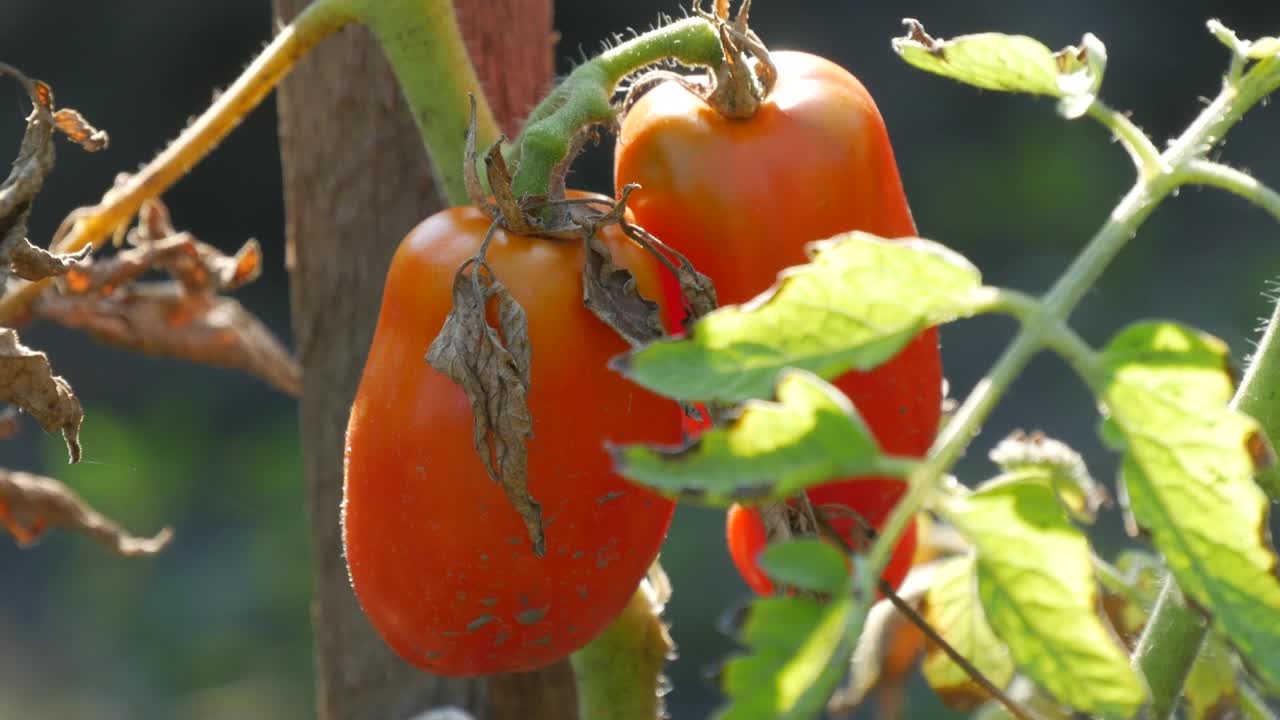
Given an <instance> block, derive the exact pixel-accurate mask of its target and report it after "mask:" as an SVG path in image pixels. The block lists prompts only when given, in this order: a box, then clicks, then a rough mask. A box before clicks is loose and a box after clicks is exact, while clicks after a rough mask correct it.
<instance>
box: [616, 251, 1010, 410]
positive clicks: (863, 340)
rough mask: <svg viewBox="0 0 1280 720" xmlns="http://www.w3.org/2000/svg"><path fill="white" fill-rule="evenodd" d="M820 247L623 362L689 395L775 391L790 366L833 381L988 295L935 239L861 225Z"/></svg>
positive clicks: (651, 382) (628, 370)
mask: <svg viewBox="0 0 1280 720" xmlns="http://www.w3.org/2000/svg"><path fill="white" fill-rule="evenodd" d="M813 248H814V250H815V255H814V257H813V260H812V262H810V263H809V264H807V265H801V266H797V267H794V268H790V269H788V270H786V271H784V272H783V273H782V274H781V276H780V279H779V281H778V284H777V285H775V286H774V287H773V288H772V289H771V290H769V291H768V292H766V293H764V294H762V295H760V296H759V297H757V298H755V299H754V300H752V301H751V302H749V303H747V304H745V305H741V306H737V305H729V306H725V307H722V308H720V309H719V310H716V311H714V312H712V313H710V314H709V315H707V316H706V317H704V318H702V319H701V320H700V321H698V322H697V323H695V324H694V325H693V327H692V328H691V329H690V330H689V333H688V335H687V336H686V337H685V338H683V339H679V340H664V341H661V342H657V343H654V344H652V345H649V346H648V347H646V348H644V349H641V350H638V351H635V352H633V353H631V354H629V355H624V356H622V357H620V358H618V359H617V360H616V361H615V363H614V365H615V367H616V368H617V369H619V370H620V371H622V372H623V373H625V374H626V375H627V376H628V377H630V378H631V379H632V380H634V381H635V382H637V383H639V384H641V385H644V386H645V387H647V388H649V389H651V390H654V391H655V392H659V393H662V394H664V395H668V396H670V397H674V398H678V399H682V400H719V401H724V402H737V401H741V400H746V399H750V398H767V397H769V396H771V395H772V394H773V386H774V383H775V382H776V380H777V375H778V372H779V371H781V370H782V369H783V368H789V367H790V368H802V369H805V370H810V371H812V372H814V373H816V374H818V375H821V376H823V377H826V378H832V377H835V376H838V375H841V374H843V373H844V372H845V371H847V370H850V369H858V370H869V369H871V368H874V367H876V366H878V365H880V364H881V363H884V362H885V361H887V360H889V359H890V358H892V357H893V356H894V355H896V354H897V353H898V351H900V350H901V349H902V348H903V346H905V345H906V344H907V343H908V342H910V340H911V339H912V338H914V337H915V336H916V335H918V334H919V333H920V332H921V331H923V330H924V329H925V328H927V327H929V326H931V325H937V324H939V323H945V322H949V321H951V320H955V319H956V318H959V317H964V316H967V315H969V314H971V313H973V312H975V311H976V309H977V308H978V306H979V305H980V304H981V303H982V302H983V301H984V300H985V299H988V298H989V293H987V292H985V291H983V289H982V287H981V277H980V275H979V274H978V270H977V269H976V268H974V267H973V265H971V264H970V263H969V262H968V261H967V260H965V259H964V258H963V257H961V256H960V255H958V254H956V253H954V252H952V251H950V250H948V249H946V248H944V247H942V246H941V245H938V244H936V243H932V242H929V241H927V240H920V239H918V238H909V239H900V240H884V239H881V238H877V237H875V236H873V235H868V234H866V233H860V232H854V233H846V234H844V235H839V236H836V237H835V238H832V239H830V240H828V241H824V242H821V243H816V244H815V245H814V246H813Z"/></svg>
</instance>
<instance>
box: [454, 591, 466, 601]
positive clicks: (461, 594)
mask: <svg viewBox="0 0 1280 720" xmlns="http://www.w3.org/2000/svg"><path fill="white" fill-rule="evenodd" d="M454 597H456V598H458V599H459V600H466V599H467V593H466V592H465V591H463V590H459V591H458V594H457V595H455V596H454Z"/></svg>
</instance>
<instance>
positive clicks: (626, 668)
mask: <svg viewBox="0 0 1280 720" xmlns="http://www.w3.org/2000/svg"><path fill="white" fill-rule="evenodd" d="M655 565H656V563H655ZM661 572H662V571H661V569H656V570H654V571H651V576H650V577H653V573H658V574H659V577H660V578H661V583H665V582H666V576H665V575H661ZM661 583H654V582H652V581H651V580H650V579H648V578H646V579H645V580H643V581H642V582H641V583H640V587H638V588H637V589H636V591H635V593H634V594H633V595H632V596H631V600H630V601H629V602H628V603H627V606H626V607H625V608H623V610H622V612H621V613H620V614H619V615H618V617H617V618H615V619H614V620H613V622H612V623H610V624H609V626H608V627H606V628H605V629H604V632H602V633H601V634H600V635H598V636H596V638H595V639H593V640H592V641H591V642H589V643H587V645H586V646H585V647H583V648H582V649H581V650H578V651H577V652H575V653H573V654H572V655H570V656H569V660H570V662H571V663H572V664H573V671H574V675H575V676H576V678H577V685H578V717H579V718H580V720H658V718H660V717H661V716H662V691H661V687H662V682H661V678H662V668H663V665H664V664H665V663H666V661H667V658H668V656H669V655H670V654H671V650H672V648H673V645H672V643H671V637H670V635H668V634H667V627H666V625H665V624H664V623H663V621H662V606H663V604H664V602H665V598H664V597H663V595H664V594H665V590H664V588H663V587H660V584H661Z"/></svg>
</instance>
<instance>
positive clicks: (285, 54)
mask: <svg viewBox="0 0 1280 720" xmlns="http://www.w3.org/2000/svg"><path fill="white" fill-rule="evenodd" d="M353 19H354V16H353V15H352V14H351V7H350V5H349V4H348V3H347V2H346V0H317V2H315V3H312V4H311V5H310V6H308V7H307V9H306V10H304V11H303V12H302V13H301V14H299V15H298V17H297V18H295V19H294V21H293V22H291V23H289V24H288V25H287V26H285V27H284V29H282V30H281V31H280V33H279V34H278V35H276V37H275V39H274V40H272V41H271V43H270V44H269V45H267V47H266V48H264V49H263V51H262V52H261V53H260V54H259V55H258V57H257V58H256V59H254V61H253V63H251V64H250V65H249V67H248V68H246V69H245V71H244V72H243V73H241V74H240V77H239V78H237V79H236V81H235V82H234V83H232V84H231V86H230V87H228V88H227V89H226V91H225V92H223V93H222V94H221V95H220V96H218V99H217V100H215V101H214V103H213V104H212V105H210V106H209V108H208V109H207V110H205V111H204V113H203V114H201V115H200V117H198V118H196V121H195V122H193V123H191V124H190V125H188V126H187V128H186V129H185V130H183V131H182V134H181V135H179V136H178V138H177V139H176V140H174V141H173V142H172V143H171V144H170V145H169V146H168V147H167V148H165V149H164V151H163V152H161V153H160V154H159V155H157V156H156V157H155V159H154V160H152V161H151V162H149V163H147V165H146V167H144V168H142V170H140V171H138V172H137V173H135V174H134V175H132V176H130V177H129V179H128V180H126V181H125V182H124V183H123V184H121V185H119V186H117V187H114V188H112V189H110V190H108V191H107V192H106V194H105V195H103V198H102V201H101V202H99V203H98V205H96V206H95V207H92V208H89V209H87V210H84V211H79V212H77V213H75V214H74V215H73V217H69V218H68V221H71V220H74V224H72V225H71V227H70V229H69V230H68V232H67V233H66V234H65V235H64V236H63V237H62V238H61V240H60V241H59V242H58V243H57V244H56V246H55V247H54V248H53V249H54V250H55V251H57V252H63V253H70V252H75V251H77V250H79V249H81V248H83V247H85V246H87V245H93V246H94V247H101V246H102V244H103V243H104V242H106V239H107V237H108V236H110V235H111V234H112V233H114V232H115V231H116V229H117V228H119V227H121V226H122V225H124V224H125V223H127V222H129V221H130V220H131V219H132V218H133V216H134V215H135V214H137V212H138V208H140V207H142V203H143V201H145V200H148V199H150V198H153V197H157V196H159V195H160V194H161V193H163V192H165V191H166V190H168V189H169V188H170V187H172V186H173V184H174V183H175V182H177V181H178V180H179V179H180V178H182V176H184V175H186V174H187V172H188V171H190V170H191V168H192V167H193V166H195V164H196V163H198V162H200V160H202V159H203V158H204V156H205V155H208V154H209V152H210V151H211V150H213V148H214V147H216V146H217V145H218V143H219V142H220V141H221V140H222V139H223V138H224V137H226V136H227V134H228V133H230V132H231V131H232V130H234V129H235V128H236V126H238V125H239V124H240V121H241V120H242V119H243V118H244V116H245V115H248V114H249V112H250V111H252V110H253V109H254V108H255V107H257V106H258V103H260V102H262V99H263V98H265V97H266V96H267V94H268V93H270V92H271V90H272V88H274V87H275V86H276V84H277V83H279V82H280V80H281V79H282V78H284V76H285V75H287V74H288V73H289V71H290V70H291V69H293V66H294V63H296V62H297V61H298V59H299V58H301V57H302V56H303V55H305V54H306V53H307V51H308V50H310V49H311V48H312V47H313V46H315V44H316V43H318V42H320V41H321V40H323V39H324V38H326V37H328V36H329V35H330V34H332V33H333V32H335V31H337V30H338V29H340V28H342V27H343V26H344V25H346V24H347V23H349V22H351V21H352V20H353ZM49 282H50V280H49V279H45V280H40V281H37V282H29V283H24V284H20V285H18V286H17V287H15V288H14V289H13V290H12V291H11V292H9V293H8V294H7V295H5V296H4V298H3V299H0V325H10V324H12V323H13V322H14V321H15V320H16V319H17V318H18V317H19V316H21V315H22V314H23V313H24V312H25V311H26V308H27V307H28V306H29V305H30V304H31V301H32V300H34V299H35V298H36V296H37V295H39V294H40V292H41V291H42V290H43V289H44V288H45V287H46V286H47V285H48V284H49Z"/></svg>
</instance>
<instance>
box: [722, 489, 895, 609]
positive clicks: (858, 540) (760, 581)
mask: <svg viewBox="0 0 1280 720" xmlns="http://www.w3.org/2000/svg"><path fill="white" fill-rule="evenodd" d="M865 482H868V483H872V484H873V487H871V488H863V489H861V491H860V492H856V493H852V492H840V491H848V490H849V489H850V488H851V486H852V485H854V484H855V483H834V484H832V485H828V486H824V487H822V488H816V490H830V491H833V492H834V493H835V494H839V496H840V497H839V500H834V499H833V502H834V503H835V504H838V505H841V506H844V507H847V508H850V509H852V510H854V511H856V512H858V513H859V514H860V515H862V516H863V518H864V519H866V521H867V522H869V523H871V525H872V527H874V528H876V529H877V530H879V529H880V528H881V527H883V525H884V522H885V520H887V519H888V518H889V512H890V511H891V510H892V509H893V505H894V504H896V503H897V501H898V498H899V497H901V493H900V492H899V488H896V487H892V486H890V485H888V484H886V483H882V482H879V481H876V480H867V481H865ZM828 520H829V521H830V522H831V524H832V526H833V527H834V528H835V530H836V531H837V532H839V533H841V535H842V536H843V537H844V538H846V540H848V541H849V543H850V544H851V545H852V546H853V547H854V549H855V550H859V551H865V550H867V549H868V548H869V545H868V544H866V543H865V542H863V541H862V538H864V537H865V535H864V534H863V533H862V532H861V531H860V530H858V531H857V532H854V529H855V527H854V521H853V519H852V518H850V517H848V516H841V515H839V514H836V515H834V516H832V515H831V514H828ZM725 536H726V540H727V541H728V544H729V557H730V559H732V560H733V566H734V567H736V568H737V569H738V574H740V575H742V579H743V580H744V581H746V583H747V587H750V588H751V589H752V590H754V591H755V592H756V593H758V594H760V595H772V594H773V591H774V586H773V581H772V580H770V579H769V576H768V575H766V574H765V572H764V571H763V570H761V569H760V565H759V563H758V559H759V557H760V553H761V552H763V551H764V548H765V546H766V545H767V544H768V537H767V535H766V533H765V528H764V522H763V521H761V519H760V513H759V512H758V511H757V510H756V509H755V508H749V507H744V506H742V505H732V506H730V507H729V513H728V515H727V517H726V523H725ZM915 551H916V522H915V520H914V519H912V520H911V521H910V522H909V523H908V524H907V529H906V530H904V531H903V533H902V537H901V538H899V539H898V544H897V546H896V547H894V549H893V555H892V556H890V558H889V563H888V564H887V565H886V566H885V569H884V572H883V573H882V574H881V575H880V577H881V578H882V579H883V580H884V581H885V582H887V583H889V584H890V585H891V586H893V588H894V589H895V590H896V589H897V588H898V586H900V585H901V584H902V581H903V580H904V579H905V578H906V577H907V573H908V572H910V571H911V564H912V558H913V557H914V556H915Z"/></svg>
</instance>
